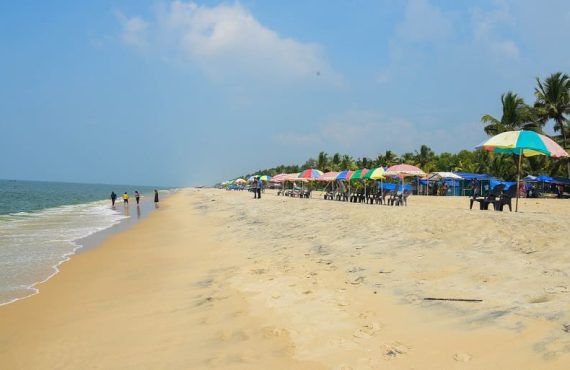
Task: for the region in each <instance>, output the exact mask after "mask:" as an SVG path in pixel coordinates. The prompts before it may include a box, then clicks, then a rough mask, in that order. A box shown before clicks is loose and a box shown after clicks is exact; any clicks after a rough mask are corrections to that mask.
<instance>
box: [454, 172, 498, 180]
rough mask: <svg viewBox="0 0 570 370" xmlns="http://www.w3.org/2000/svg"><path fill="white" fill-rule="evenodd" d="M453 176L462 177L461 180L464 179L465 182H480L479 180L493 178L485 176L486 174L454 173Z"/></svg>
mask: <svg viewBox="0 0 570 370" xmlns="http://www.w3.org/2000/svg"><path fill="white" fill-rule="evenodd" d="M455 174H456V175H459V176H461V177H463V179H465V180H473V179H477V180H479V181H481V180H491V179H494V177H493V176H491V175H487V174H486V173H469V172H456V173H455Z"/></svg>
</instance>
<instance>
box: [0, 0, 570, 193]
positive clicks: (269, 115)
mask: <svg viewBox="0 0 570 370" xmlns="http://www.w3.org/2000/svg"><path fill="white" fill-rule="evenodd" d="M568 24H570V5H568V3H567V2H566V1H564V0H560V1H557V0H552V1H544V2H538V1H534V0H481V1H476V2H475V1H469V0H463V1H462V0H448V1H445V0H442V1H435V0H407V1H406V0H402V1H392V0H384V1H382V0H374V1H373V0H370V1H365V0H344V1H340V0H309V1H306V0H288V1H262V0H242V1H239V2H234V1H226V2H219V1H166V0H165V1H161V0H156V1H143V0H130V1H120V0H114V1H108V0H99V1H89V2H87V1H74V0H67V1H66V0H53V1H28V0H21V1H17V2H16V1H14V2H12V1H3V2H0V45H1V46H2V47H1V49H0V50H1V51H0V178H4V179H29V180H46V181H71V182H89V183H111V184H120V183H128V184H138V185H162V186H194V185H208V184H213V183H216V182H221V181H224V180H227V179H231V178H235V177H237V176H239V175H242V174H245V173H252V172H254V171H255V170H257V169H262V168H270V167H274V166H276V165H279V164H286V165H288V164H302V163H303V162H304V161H305V160H306V159H308V158H309V157H316V156H317V154H318V153H319V152H320V151H326V152H329V153H334V152H340V153H343V154H344V153H348V154H350V155H353V156H354V157H363V156H366V157H376V155H378V154H379V153H383V152H384V151H386V150H388V149H391V150H394V151H396V152H397V153H404V152H409V151H414V150H417V149H418V148H419V147H420V145H422V144H426V145H428V146H430V147H431V148H432V149H433V150H435V151H436V152H438V153H439V152H443V151H450V152H456V151H459V150H461V149H473V148H474V147H475V146H476V145H477V144H479V143H480V142H481V141H482V140H483V139H484V138H485V136H484V133H483V130H482V127H483V125H482V124H481V122H480V118H481V116H482V115H483V114H486V113H489V114H492V115H494V116H495V117H499V118H500V116H501V104H500V96H501V94H503V93H505V92H507V91H509V90H510V91H513V92H515V93H517V94H519V95H520V96H522V97H523V98H524V99H525V101H526V102H527V103H532V102H533V101H534V98H533V92H534V87H535V86H536V77H540V78H545V77H546V76H548V75H549V74H551V73H554V72H558V71H562V72H564V73H570V68H569V67H570V49H569V48H568V45H567V41H568V38H567V34H568V28H567V25H568Z"/></svg>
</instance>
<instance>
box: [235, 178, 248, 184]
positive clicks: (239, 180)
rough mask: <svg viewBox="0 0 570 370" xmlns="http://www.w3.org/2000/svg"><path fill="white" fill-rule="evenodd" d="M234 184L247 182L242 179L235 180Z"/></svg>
mask: <svg viewBox="0 0 570 370" xmlns="http://www.w3.org/2000/svg"><path fill="white" fill-rule="evenodd" d="M234 182H235V183H236V184H245V183H246V182H247V181H245V180H244V179H235V180H234Z"/></svg>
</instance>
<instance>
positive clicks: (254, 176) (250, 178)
mask: <svg viewBox="0 0 570 370" xmlns="http://www.w3.org/2000/svg"><path fill="white" fill-rule="evenodd" d="M256 177H257V175H253V176H250V177H249V178H248V179H247V182H253V180H255V178H256Z"/></svg>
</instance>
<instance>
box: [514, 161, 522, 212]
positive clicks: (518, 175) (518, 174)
mask: <svg viewBox="0 0 570 370" xmlns="http://www.w3.org/2000/svg"><path fill="white" fill-rule="evenodd" d="M521 162H522V151H521V153H520V154H519V168H518V171H517V200H516V202H515V212H518V211H519V196H520V194H519V193H520V191H519V189H520V182H521Z"/></svg>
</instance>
